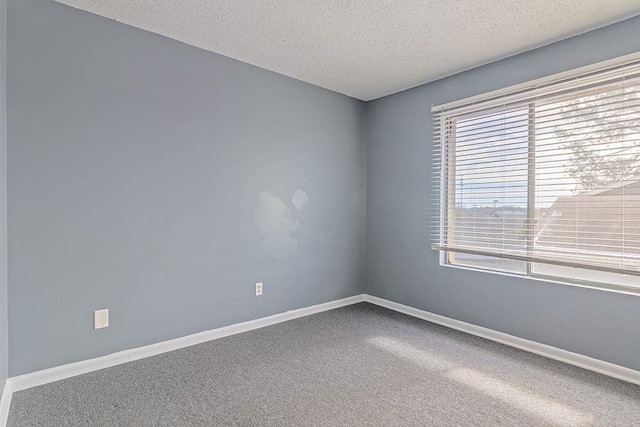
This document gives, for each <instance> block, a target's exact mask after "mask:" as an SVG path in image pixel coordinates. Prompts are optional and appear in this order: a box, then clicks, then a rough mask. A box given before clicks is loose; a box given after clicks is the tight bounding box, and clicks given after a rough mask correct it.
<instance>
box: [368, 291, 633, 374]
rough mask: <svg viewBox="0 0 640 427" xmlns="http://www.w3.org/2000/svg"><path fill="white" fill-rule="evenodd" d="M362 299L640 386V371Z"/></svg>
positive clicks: (386, 302) (382, 301)
mask: <svg viewBox="0 0 640 427" xmlns="http://www.w3.org/2000/svg"><path fill="white" fill-rule="evenodd" d="M364 300H365V301H366V302H368V303H371V304H375V305H379V306H380V307H384V308H388V309H389V310H393V311H397V312H399V313H404V314H407V315H409V316H412V317H417V318H418V319H422V320H426V321H427V322H431V323H436V324H438V325H442V326H446V327H447V328H451V329H456V330H458V331H462V332H466V333H468V334H471V335H476V336H479V337H482V338H486V339H488V340H491V341H495V342H499V343H501V344H505V345H508V346H511V347H515V348H519V349H520V350H525V351H528V352H530V353H535V354H538V355H540V356H544V357H548V358H550V359H554V360H558V361H560V362H564V363H568V364H569V365H574V366H578V367H580V368H584V369H588V370H590V371H594V372H598V373H600V374H603V375H608V376H610V377H613V378H617V379H619V380H623V381H628V382H630V383H633V384H638V385H640V371H636V370H633V369H630V368H625V367H624V366H620V365H616V364H613V363H610V362H605V361H603V360H599V359H594V358H592V357H589V356H584V355H582V354H578V353H572V352H570V351H567V350H562V349H560V348H557V347H552V346H550V345H546V344H541V343H538V342H535V341H530V340H527V339H524V338H520V337H516V336H514V335H509V334H505V333H503V332H498V331H495V330H493V329H489V328H484V327H482V326H477V325H473V324H471V323H466V322H462V321H460V320H455V319H451V318H449V317H445V316H440V315H439V314H434V313H430V312H428V311H424V310H420V309H417V308H414V307H410V306H407V305H403V304H399V303H397V302H393V301H389V300H386V299H383V298H379V297H375V296H373V295H366V294H365V296H364Z"/></svg>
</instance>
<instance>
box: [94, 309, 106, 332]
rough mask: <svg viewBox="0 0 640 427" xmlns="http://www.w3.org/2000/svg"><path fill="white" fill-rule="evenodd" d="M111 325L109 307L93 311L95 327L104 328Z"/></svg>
mask: <svg viewBox="0 0 640 427" xmlns="http://www.w3.org/2000/svg"><path fill="white" fill-rule="evenodd" d="M108 326H109V309H108V308H105V309H103V310H96V311H94V312H93V329H102V328H106V327H108Z"/></svg>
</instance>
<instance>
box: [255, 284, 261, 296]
mask: <svg viewBox="0 0 640 427" xmlns="http://www.w3.org/2000/svg"><path fill="white" fill-rule="evenodd" d="M258 295H262V282H258V283H256V296H258Z"/></svg>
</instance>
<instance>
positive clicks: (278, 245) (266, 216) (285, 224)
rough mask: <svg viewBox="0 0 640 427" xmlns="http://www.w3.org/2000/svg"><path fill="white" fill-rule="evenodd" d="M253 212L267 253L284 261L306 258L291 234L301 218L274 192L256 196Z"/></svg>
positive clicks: (264, 192)
mask: <svg viewBox="0 0 640 427" xmlns="http://www.w3.org/2000/svg"><path fill="white" fill-rule="evenodd" d="M303 193H304V192H303ZM305 196H306V193H305ZM303 204H304V203H303ZM253 214H254V219H255V222H256V224H257V226H258V229H259V230H260V234H262V241H261V242H260V245H261V246H262V248H263V249H264V250H265V251H266V252H267V253H269V254H270V255H272V256H273V257H275V258H277V259H279V260H282V261H284V260H287V261H293V262H297V261H303V260H304V257H305V256H306V255H305V254H304V252H302V251H300V250H299V249H298V241H297V240H296V239H294V238H293V237H292V236H291V233H293V232H294V231H295V230H296V228H297V227H298V223H299V220H298V219H296V218H294V217H293V212H292V209H291V208H290V207H289V206H287V204H286V203H284V202H283V201H282V200H280V199H279V198H278V197H277V196H276V195H274V194H273V193H271V192H268V191H263V192H262V193H259V194H258V195H257V196H256V205H255V208H254V212H253Z"/></svg>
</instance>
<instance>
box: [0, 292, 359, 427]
mask: <svg viewBox="0 0 640 427" xmlns="http://www.w3.org/2000/svg"><path fill="white" fill-rule="evenodd" d="M359 302H364V295H362V294H361V295H355V296H352V297H349V298H344V299H339V300H335V301H330V302H326V303H323V304H318V305H312V306H310V307H305V308H300V309H296V310H290V311H286V312H284V313H279V314H274V315H272V316H267V317H262V318H260V319H255V320H249V321H247V322H242V323H236V324H233V325H229V326H224V327H222V328H217V329H212V330H210V331H204V332H199V333H197V334H193V335H187V336H184V337H180V338H175V339H172V340H168V341H163V342H159V343H156V344H151V345H146V346H143V347H138V348H133V349H130V350H123V351H119V352H117V353H112V354H109V355H106V356H101V357H96V358H95V359H89V360H83V361H80V362H75V363H70V364H67V365H62V366H57V367H54V368H49V369H44V370H42V371H36V372H32V373H29V374H24V375H20V376H16V377H12V378H10V379H9V380H7V384H9V388H10V390H11V392H15V391H19V390H25V389H28V388H31V387H36V386H39V385H43V384H47V383H51V382H54V381H59V380H62V379H65V378H70V377H74V376H76V375H82V374H86V373H88V372H93V371H97V370H100V369H104V368H109V367H111V366H116V365H120V364H123V363H127V362H132V361H134V360H139V359H143V358H146V357H151V356H155V355H157V354H161V353H166V352H169V351H173V350H178V349H181V348H184V347H189V346H192V345H196V344H201V343H203V342H207V341H212V340H216V339H219V338H224V337H228V336H230V335H236V334H241V333H243V332H248V331H252V330H254V329H260V328H264V327H265V326H271V325H275V324H277V323H282V322H286V321H288V320H293V319H297V318H300V317H305V316H310V315H312V314H316V313H321V312H323V311H328V310H333V309H336V308H340V307H345V306H348V305H352V304H357V303H359ZM6 388H7V386H5V391H6ZM3 399H4V394H3ZM9 399H10V396H9ZM7 411H8V407H7ZM0 425H3V424H0Z"/></svg>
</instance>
